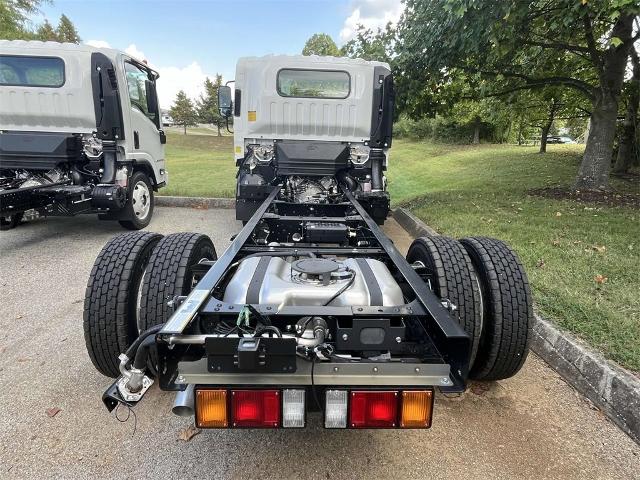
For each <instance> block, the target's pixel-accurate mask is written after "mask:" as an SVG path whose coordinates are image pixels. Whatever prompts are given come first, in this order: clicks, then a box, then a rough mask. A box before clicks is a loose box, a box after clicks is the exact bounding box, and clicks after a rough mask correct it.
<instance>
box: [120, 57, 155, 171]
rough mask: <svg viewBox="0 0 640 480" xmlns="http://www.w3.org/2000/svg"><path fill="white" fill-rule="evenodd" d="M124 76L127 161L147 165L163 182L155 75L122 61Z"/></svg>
mask: <svg viewBox="0 0 640 480" xmlns="http://www.w3.org/2000/svg"><path fill="white" fill-rule="evenodd" d="M124 72H125V76H126V80H127V93H128V99H129V118H130V121H129V126H130V128H129V131H128V132H127V158H128V159H131V160H135V161H137V162H140V163H148V164H149V165H150V166H151V167H152V168H153V170H154V174H155V176H156V181H157V183H162V182H164V181H165V179H164V168H165V165H164V142H165V136H164V132H163V131H162V127H161V125H162V123H161V119H160V106H159V104H158V97H157V93H156V89H155V80H156V75H155V74H154V72H152V71H151V70H149V69H146V68H144V67H142V66H140V65H137V64H135V63H133V62H132V61H128V60H125V62H124Z"/></svg>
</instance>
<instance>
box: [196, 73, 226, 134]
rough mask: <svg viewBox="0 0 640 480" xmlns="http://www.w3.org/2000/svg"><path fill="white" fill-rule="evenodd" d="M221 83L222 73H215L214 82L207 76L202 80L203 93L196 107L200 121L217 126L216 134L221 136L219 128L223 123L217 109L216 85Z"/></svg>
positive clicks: (218, 85) (222, 118)
mask: <svg viewBox="0 0 640 480" xmlns="http://www.w3.org/2000/svg"><path fill="white" fill-rule="evenodd" d="M221 85H222V75H218V74H217V73H216V79H215V82H212V81H211V80H210V79H209V77H207V78H206V79H205V81H204V93H203V94H202V95H200V98H199V99H198V101H197V105H196V109H197V111H198V118H199V119H200V121H201V122H202V123H210V124H213V125H215V126H216V127H218V136H219V137H220V136H222V133H221V131H220V129H221V128H222V125H223V123H224V117H223V116H222V115H220V111H219V110H218V87H220V86H221Z"/></svg>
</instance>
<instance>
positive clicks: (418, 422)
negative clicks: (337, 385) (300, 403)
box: [324, 390, 433, 428]
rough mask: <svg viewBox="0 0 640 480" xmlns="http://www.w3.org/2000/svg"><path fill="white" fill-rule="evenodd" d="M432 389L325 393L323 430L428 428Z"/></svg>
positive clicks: (331, 391)
mask: <svg viewBox="0 0 640 480" xmlns="http://www.w3.org/2000/svg"><path fill="white" fill-rule="evenodd" d="M432 413H433V390H404V391H401V390H384V391H380V390H355V391H350V392H348V391H347V390H327V391H326V394H325V416H324V426H325V428H398V427H399V428H429V427H431V418H432Z"/></svg>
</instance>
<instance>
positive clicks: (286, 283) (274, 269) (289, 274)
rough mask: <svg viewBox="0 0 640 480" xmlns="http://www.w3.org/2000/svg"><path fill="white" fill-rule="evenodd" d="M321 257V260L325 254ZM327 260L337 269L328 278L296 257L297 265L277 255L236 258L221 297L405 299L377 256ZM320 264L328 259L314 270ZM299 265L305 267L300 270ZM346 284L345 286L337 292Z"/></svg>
mask: <svg viewBox="0 0 640 480" xmlns="http://www.w3.org/2000/svg"><path fill="white" fill-rule="evenodd" d="M322 260H323V262H324V261H325V260H326V259H322ZM326 261H327V262H330V263H331V264H332V268H333V264H335V265H337V266H338V268H337V270H333V271H332V272H331V277H330V280H329V283H328V284H325V283H324V280H323V278H322V275H321V274H314V273H309V271H310V270H311V267H312V266H313V265H311V264H302V266H301V265H300V263H299V262H298V263H297V264H296V266H297V268H298V270H296V269H294V267H293V264H292V263H291V262H289V261H287V260H285V259H282V258H280V257H270V256H262V257H251V258H247V259H246V260H243V261H242V262H241V263H240V265H239V266H238V269H237V270H236V272H235V273H234V275H233V277H232V278H231V280H230V281H229V283H228V284H227V288H226V289H225V293H224V301H225V302H227V303H234V304H245V303H249V304H256V303H261V304H271V305H274V304H275V305H279V306H285V305H302V306H304V305H325V304H326V303H328V302H331V305H334V306H368V305H376V306H379V305H384V306H396V305H403V304H404V297H403V295H402V291H401V290H400V286H399V285H398V284H397V282H396V281H395V280H394V279H393V276H392V275H391V273H390V272H389V270H388V269H387V267H386V265H385V264H384V263H382V262H380V261H379V260H374V259H370V258H367V259H365V258H358V259H354V258H349V259H346V260H344V261H333V260H326ZM294 263H295V262H294ZM314 263H315V262H314ZM305 265H306V266H305ZM320 267H322V268H324V269H325V270H326V269H328V267H329V264H328V263H327V264H326V265H325V264H324V263H323V265H321V266H320V265H319V264H318V265H317V270H319V269H320ZM300 269H307V271H306V272H301V271H299V270H300ZM350 272H351V273H350ZM323 275H326V274H323ZM350 282H351V285H349V283H350ZM345 286H348V288H346V289H345V290H344V291H343V292H342V293H340V294H339V295H337V296H336V294H338V293H339V292H340V291H341V290H342V289H343V288H344V287H345ZM334 296H335V298H333V297H334Z"/></svg>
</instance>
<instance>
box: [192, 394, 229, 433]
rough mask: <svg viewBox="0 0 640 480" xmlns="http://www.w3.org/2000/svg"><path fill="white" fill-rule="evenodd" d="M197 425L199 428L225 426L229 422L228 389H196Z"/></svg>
mask: <svg viewBox="0 0 640 480" xmlns="http://www.w3.org/2000/svg"><path fill="white" fill-rule="evenodd" d="M195 403H196V404H195V407H196V425H197V426H198V427H199V428H225V427H228V426H229V424H228V422H227V391H226V390H196V399H195Z"/></svg>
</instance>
